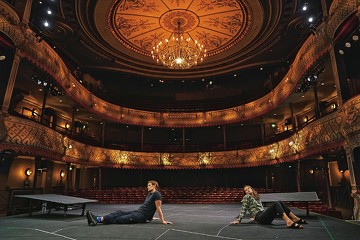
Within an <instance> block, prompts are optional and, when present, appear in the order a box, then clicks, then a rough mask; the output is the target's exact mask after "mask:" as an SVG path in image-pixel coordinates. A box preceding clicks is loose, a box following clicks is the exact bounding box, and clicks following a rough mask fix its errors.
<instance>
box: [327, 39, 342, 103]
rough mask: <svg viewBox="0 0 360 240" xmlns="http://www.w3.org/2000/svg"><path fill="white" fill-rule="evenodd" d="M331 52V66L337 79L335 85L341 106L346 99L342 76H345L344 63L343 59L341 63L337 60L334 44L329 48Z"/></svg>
mask: <svg viewBox="0 0 360 240" xmlns="http://www.w3.org/2000/svg"><path fill="white" fill-rule="evenodd" d="M329 53H330V61H331V68H332V72H333V77H334V81H335V86H336V93H337V96H338V99H339V102H338V105H339V107H341V106H342V105H343V103H344V101H345V100H346V99H344V96H343V93H342V89H341V80H340V79H341V78H343V77H344V74H345V73H344V67H345V66H344V63H343V61H342V62H341V63H339V61H337V58H336V52H335V49H334V46H333V47H331V48H330V50H329Z"/></svg>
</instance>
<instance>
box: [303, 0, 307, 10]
mask: <svg viewBox="0 0 360 240" xmlns="http://www.w3.org/2000/svg"><path fill="white" fill-rule="evenodd" d="M307 9H308V3H307V2H306V3H304V5H303V7H302V10H303V11H306V10H307Z"/></svg>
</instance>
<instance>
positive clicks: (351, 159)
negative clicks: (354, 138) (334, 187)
mask: <svg viewBox="0 0 360 240" xmlns="http://www.w3.org/2000/svg"><path fill="white" fill-rule="evenodd" d="M344 149H345V152H346V161H347V164H348V169H349V175H350V186H351V191H352V192H356V191H357V190H358V189H357V185H356V179H355V172H354V166H353V162H354V161H355V158H354V151H353V149H354V145H353V143H350V144H349V146H345V147H344Z"/></svg>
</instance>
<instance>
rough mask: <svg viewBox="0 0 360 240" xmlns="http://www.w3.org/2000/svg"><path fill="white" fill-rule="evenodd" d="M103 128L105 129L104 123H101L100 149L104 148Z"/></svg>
mask: <svg viewBox="0 0 360 240" xmlns="http://www.w3.org/2000/svg"><path fill="white" fill-rule="evenodd" d="M105 128H106V121H105V120H104V121H102V125H101V135H100V137H101V147H105Z"/></svg>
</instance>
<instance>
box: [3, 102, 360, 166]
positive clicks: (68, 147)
mask: <svg viewBox="0 0 360 240" xmlns="http://www.w3.org/2000/svg"><path fill="white" fill-rule="evenodd" d="M359 99H360V96H357V97H355V98H353V99H351V100H350V101H348V102H347V103H346V104H345V105H344V106H343V109H339V110H338V111H336V112H333V113H331V114H329V115H327V116H325V117H323V118H320V119H319V120H316V121H313V122H311V123H309V124H308V125H307V126H306V127H304V128H303V129H301V130H300V131H298V132H296V133H294V134H293V136H291V137H289V138H288V139H285V140H283V141H280V142H276V143H273V144H270V145H267V146H262V147H258V148H253V149H243V150H234V151H223V152H200V153H144V152H129V151H120V150H113V149H105V148H99V147H93V146H89V145H85V144H82V143H79V142H76V141H74V140H71V139H69V138H67V137H65V136H62V135H61V134H59V133H57V132H55V131H53V130H51V129H48V128H46V127H44V126H41V125H39V124H37V123H35V122H32V121H30V120H24V119H21V118H17V117H12V116H11V117H7V118H5V119H4V122H5V128H6V131H7V132H8V133H9V134H8V135H7V136H6V137H5V139H4V140H3V143H5V144H8V145H7V146H14V147H15V149H18V148H17V146H21V147H28V149H32V150H33V151H34V154H35V153H36V154H38V151H37V150H38V149H42V150H45V151H48V152H50V153H52V152H56V153H59V154H63V161H71V162H74V163H79V164H85V165H96V166H109V167H139V168H146V167H173V168H177V167H189V168H194V167H198V168H204V167H205V168H206V167H217V166H218V167H235V166H236V167H243V166H261V165H269V164H276V163H281V162H287V161H293V160H297V159H299V158H300V156H301V157H302V158H303V157H307V156H312V155H313V154H321V152H327V151H329V149H332V148H333V147H334V146H335V147H339V146H344V144H346V141H345V140H346V139H358V137H354V136H358V135H359V134H360V133H359V131H358V130H359V129H360V124H359V118H360V112H359V110H358V109H359V108H360V100H359ZM349 120H351V121H349ZM345 129H346V130H345ZM351 131H353V132H351ZM344 133H345V134H346V135H345V136H344ZM9 144H10V145H9ZM10 148H11V147H10ZM64 149H65V151H64ZM29 151H31V150H29Z"/></svg>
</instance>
